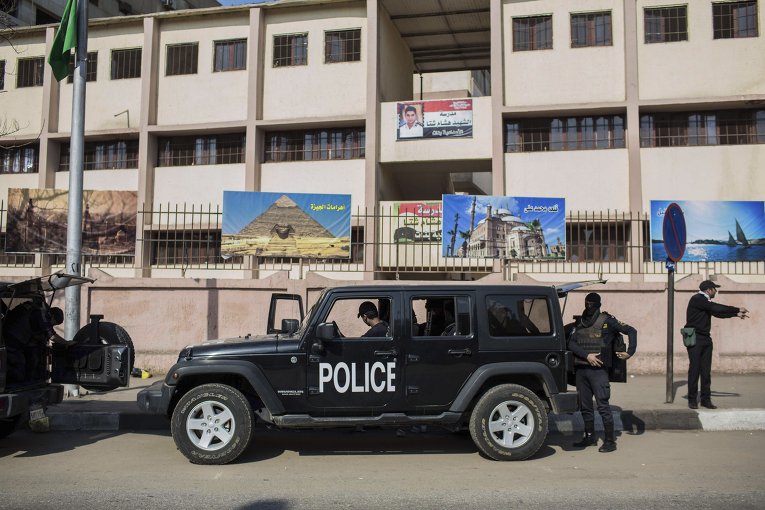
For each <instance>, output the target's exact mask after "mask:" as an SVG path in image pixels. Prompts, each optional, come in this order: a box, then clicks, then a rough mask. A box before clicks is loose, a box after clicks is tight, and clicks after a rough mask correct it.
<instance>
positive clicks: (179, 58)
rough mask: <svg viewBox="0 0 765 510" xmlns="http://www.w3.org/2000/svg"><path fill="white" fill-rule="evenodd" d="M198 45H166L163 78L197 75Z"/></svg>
mask: <svg viewBox="0 0 765 510" xmlns="http://www.w3.org/2000/svg"><path fill="white" fill-rule="evenodd" d="M198 56H199V43H184V44H168V45H167V61H166V62H165V76H178V75H181V74H197V61H198V60H199V58H198Z"/></svg>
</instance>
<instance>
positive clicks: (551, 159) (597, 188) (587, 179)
mask: <svg viewBox="0 0 765 510" xmlns="http://www.w3.org/2000/svg"><path fill="white" fill-rule="evenodd" d="M627 168H628V165H627V150H626V149H603V150H588V151H551V152H520V153H506V154H505V169H506V176H507V177H506V180H505V190H504V192H505V194H506V195H511V196H532V197H534V196H536V197H564V198H565V199H566V211H567V212H568V211H605V210H606V209H610V210H612V211H613V210H618V211H628V210H629V186H628V181H629V172H628V170H627Z"/></svg>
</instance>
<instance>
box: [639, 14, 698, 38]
mask: <svg viewBox="0 0 765 510" xmlns="http://www.w3.org/2000/svg"><path fill="white" fill-rule="evenodd" d="M643 13H644V19H645V26H644V30H645V42H646V44H649V43H663V42H675V41H687V40H688V7H687V6H685V5H679V6H673V7H650V8H646V9H644V10H643Z"/></svg>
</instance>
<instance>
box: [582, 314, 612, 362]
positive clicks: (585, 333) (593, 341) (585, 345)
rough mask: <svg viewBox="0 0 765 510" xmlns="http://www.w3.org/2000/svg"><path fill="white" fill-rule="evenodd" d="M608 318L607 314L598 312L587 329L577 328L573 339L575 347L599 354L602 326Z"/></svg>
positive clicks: (601, 344)
mask: <svg viewBox="0 0 765 510" xmlns="http://www.w3.org/2000/svg"><path fill="white" fill-rule="evenodd" d="M609 317H610V315H608V314H607V313H605V312H600V314H598V317H597V319H595V322H594V323H593V324H592V325H591V326H590V327H589V328H585V327H582V326H579V327H577V328H576V337H575V338H574V340H575V341H576V343H577V345H579V347H581V348H582V349H584V350H585V351H587V352H588V353H595V354H600V348H601V347H603V325H604V324H605V322H606V320H607V319H608V318H609Z"/></svg>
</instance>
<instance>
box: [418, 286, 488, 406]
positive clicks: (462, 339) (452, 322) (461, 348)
mask: <svg viewBox="0 0 765 510" xmlns="http://www.w3.org/2000/svg"><path fill="white" fill-rule="evenodd" d="M472 300H473V295H472V294H470V293H464V294H463V293H460V294H454V295H443V294H441V295H425V294H417V293H413V294H411V295H410V298H409V299H408V301H407V306H408V308H409V310H408V312H409V313H411V314H412V316H411V320H409V321H408V322H409V324H407V327H406V329H407V330H408V331H409V332H411V334H407V335H406V336H407V338H406V341H405V345H404V359H405V362H406V379H405V381H406V405H407V408H408V409H411V408H412V407H413V406H414V407H418V408H421V407H422V406H427V407H430V408H432V409H431V410H432V411H433V412H435V411H437V410H438V409H443V408H446V407H448V405H449V404H450V403H451V402H452V401H453V400H454V398H455V397H456V396H457V393H458V392H459V390H460V388H461V387H462V385H463V384H464V383H465V381H466V380H467V379H468V378H469V377H470V375H471V374H472V373H473V371H474V370H475V369H476V366H477V363H478V339H477V337H476V335H475V333H474V323H475V319H474V318H473V316H472V315H473V313H472Z"/></svg>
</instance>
